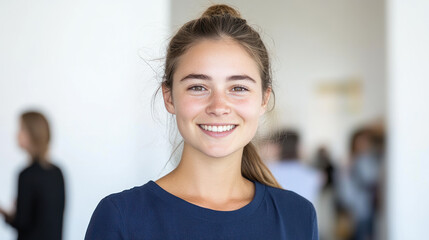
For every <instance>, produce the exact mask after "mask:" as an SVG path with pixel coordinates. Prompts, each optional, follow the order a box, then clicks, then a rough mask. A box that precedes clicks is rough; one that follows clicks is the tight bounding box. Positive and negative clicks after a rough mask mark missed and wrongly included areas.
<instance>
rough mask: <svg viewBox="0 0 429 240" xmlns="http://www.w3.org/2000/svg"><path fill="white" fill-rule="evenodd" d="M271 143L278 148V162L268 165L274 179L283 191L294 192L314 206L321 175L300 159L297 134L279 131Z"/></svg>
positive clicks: (291, 131) (320, 183)
mask: <svg viewBox="0 0 429 240" xmlns="http://www.w3.org/2000/svg"><path fill="white" fill-rule="evenodd" d="M272 141H274V142H277V143H278V144H279V146H280V156H279V158H278V161H275V162H271V163H269V164H268V167H269V168H270V170H271V172H272V173H273V175H274V177H275V178H276V179H277V181H278V182H279V184H280V185H281V186H282V187H284V188H285V189H288V190H291V191H294V192H296V193H298V194H299V195H301V196H303V197H304V198H306V199H307V200H309V201H310V202H312V203H313V204H315V203H316V201H317V199H318V197H319V193H320V189H321V187H322V175H321V174H320V172H319V171H317V170H316V169H314V168H312V167H311V166H308V165H306V164H305V163H303V161H302V159H301V158H300V156H299V144H300V139H299V135H298V133H297V132H296V131H293V130H283V131H279V132H278V133H276V134H274V136H273V139H272Z"/></svg>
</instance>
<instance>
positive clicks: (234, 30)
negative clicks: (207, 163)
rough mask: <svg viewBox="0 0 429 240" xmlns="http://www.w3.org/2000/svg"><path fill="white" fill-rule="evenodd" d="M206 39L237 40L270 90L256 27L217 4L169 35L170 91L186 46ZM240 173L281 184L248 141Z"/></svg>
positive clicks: (166, 86)
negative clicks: (172, 34)
mask: <svg viewBox="0 0 429 240" xmlns="http://www.w3.org/2000/svg"><path fill="white" fill-rule="evenodd" d="M207 39H215V40H217V39H231V40H233V41H235V42H237V43H238V44H240V45H241V46H242V47H244V49H245V50H246V51H247V53H248V54H249V55H250V56H251V57H252V58H253V60H254V61H255V62H256V64H257V66H258V68H259V73H260V77H261V82H262V91H263V94H262V96H263V99H265V97H266V95H265V93H266V92H267V91H270V92H271V93H272V94H273V96H274V93H273V91H272V78H271V75H272V74H271V66H270V60H269V56H268V51H267V49H266V47H265V45H264V43H263V41H262V39H261V36H260V35H259V33H258V32H257V31H255V30H254V29H253V28H252V27H250V26H249V25H248V24H247V22H246V20H245V19H242V18H241V15H240V13H239V12H238V11H237V10H235V9H234V8H232V7H230V6H228V5H224V4H220V5H213V6H211V7H209V8H208V9H207V10H206V11H205V12H204V13H203V14H202V16H201V17H200V18H198V19H195V20H192V21H189V22H187V23H185V24H184V25H183V26H182V27H181V28H180V29H179V30H178V32H177V33H176V34H175V35H174V36H173V38H172V39H171V41H170V43H169V45H168V49H167V57H166V61H165V72H164V76H163V79H162V83H161V86H162V87H163V90H164V91H170V93H171V92H172V89H173V76H174V73H175V71H176V69H177V66H178V64H179V62H180V58H181V56H183V55H184V54H185V53H186V51H187V50H189V49H190V48H191V47H192V46H194V45H195V44H197V43H199V42H200V41H203V40H207ZM241 173H242V175H243V176H244V177H246V178H247V179H249V180H254V181H258V182H260V183H263V184H266V185H268V186H273V187H278V188H281V187H280V185H279V184H278V183H277V181H276V179H275V178H274V176H273V175H272V174H271V172H270V170H269V169H268V168H267V167H266V166H265V164H264V163H263V161H262V160H261V158H260V156H259V154H258V152H257V150H256V148H255V146H254V145H253V144H252V143H251V142H250V143H248V144H247V145H246V146H245V147H244V150H243V156H242V164H241Z"/></svg>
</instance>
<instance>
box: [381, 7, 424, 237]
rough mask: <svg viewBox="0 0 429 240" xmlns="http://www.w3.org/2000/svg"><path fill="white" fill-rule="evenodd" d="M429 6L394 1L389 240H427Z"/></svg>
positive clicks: (390, 44)
mask: <svg viewBox="0 0 429 240" xmlns="http://www.w3.org/2000/svg"><path fill="white" fill-rule="evenodd" d="M428 13H429V2H428V1H426V0H412V1H400V0H390V1H389V4H388V18H387V20H388V21H387V22H388V56H389V58H388V59H389V65H388V69H389V71H388V74H389V105H388V106H389V133H390V135H389V161H390V162H389V165H388V182H389V191H388V195H387V200H388V216H389V218H388V222H389V225H388V226H389V239H392V240H400V239H410V240H418V239H427V238H428V237H427V236H428V234H427V230H428V226H429V204H428V203H429V174H428V172H429V141H428V136H429V127H428V123H429V108H428V101H429V96H428V90H429V81H428V80H429V68H428V67H429V45H428V43H429V28H428V26H429V25H428V23H429V15H428Z"/></svg>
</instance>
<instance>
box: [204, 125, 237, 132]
mask: <svg viewBox="0 0 429 240" xmlns="http://www.w3.org/2000/svg"><path fill="white" fill-rule="evenodd" d="M200 126H201V128H202V129H204V130H206V131H210V132H226V131H230V130H231V129H233V128H234V127H235V125H224V126H210V125H200Z"/></svg>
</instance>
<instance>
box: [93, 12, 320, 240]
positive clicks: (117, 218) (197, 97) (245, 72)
mask: <svg viewBox="0 0 429 240" xmlns="http://www.w3.org/2000/svg"><path fill="white" fill-rule="evenodd" d="M268 60H269V59H268V54H267V50H266V48H265V46H264V44H263V42H262V40H261V38H260V36H259V34H258V33H257V32H256V31H255V30H253V29H252V28H251V27H250V26H249V25H248V24H247V23H246V20H244V19H242V18H241V17H240V15H239V13H238V12H237V11H236V10H234V9H232V8H231V7H228V6H226V5H215V6H212V7H210V8H209V9H207V10H206V12H205V13H204V14H203V15H202V16H201V17H200V18H199V19H196V20H193V21H190V22H188V23H186V24H185V25H184V26H183V27H182V28H181V29H180V30H179V31H178V32H177V33H176V35H175V36H174V37H173V38H172V39H171V41H170V44H169V46H168V50H167V58H166V65H165V76H164V79H163V82H162V86H161V87H162V93H163V97H164V103H165V107H166V109H167V111H168V112H169V113H171V114H173V115H174V116H175V119H176V123H177V127H178V129H179V132H180V134H181V135H182V137H183V140H184V146H183V152H182V156H181V161H180V163H179V165H178V166H177V168H176V169H174V170H173V171H172V172H171V173H169V174H167V175H166V176H164V177H162V178H161V179H159V180H157V181H156V182H154V181H150V182H148V183H146V184H145V185H143V186H141V187H135V188H133V189H131V190H127V191H123V192H121V193H118V194H113V195H110V196H108V197H106V198H104V199H103V200H102V201H101V202H100V203H99V205H98V206H97V209H96V210H95V212H94V214H93V216H92V219H91V222H90V224H89V227H88V230H87V233H86V238H85V239H87V240H93V239H94V240H95V239H104V240H109V239H112V240H113V239H318V232H317V221H316V214H315V211H314V208H313V206H312V204H311V203H310V202H309V201H307V200H305V199H304V198H302V197H300V196H298V195H297V194H295V193H293V192H290V191H286V190H282V189H281V188H280V186H279V185H278V183H277V182H276V180H275V179H274V177H273V176H272V175H271V173H270V172H269V170H268V169H267V167H266V166H264V164H263V163H262V161H261V159H260V158H259V156H258V153H257V151H256V149H255V147H254V146H253V144H252V143H251V140H252V138H253V137H254V135H255V133H256V130H257V127H258V119H259V117H260V116H261V115H262V114H264V112H265V111H266V108H267V104H268V100H269V98H270V96H271V92H272V89H271V76H270V64H269V61H268Z"/></svg>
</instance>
